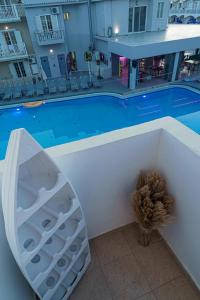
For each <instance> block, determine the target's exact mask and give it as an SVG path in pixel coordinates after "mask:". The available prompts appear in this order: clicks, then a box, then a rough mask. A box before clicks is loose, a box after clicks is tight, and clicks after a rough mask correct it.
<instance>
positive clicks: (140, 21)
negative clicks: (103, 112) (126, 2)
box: [133, 6, 147, 32]
mask: <svg viewBox="0 0 200 300" xmlns="http://www.w3.org/2000/svg"><path fill="white" fill-rule="evenodd" d="M146 12H147V7H146V6H137V7H135V9H134V29H133V31H134V32H140V31H145V29H146Z"/></svg>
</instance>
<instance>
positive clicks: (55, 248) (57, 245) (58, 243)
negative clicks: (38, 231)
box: [43, 234, 65, 256]
mask: <svg viewBox="0 0 200 300" xmlns="http://www.w3.org/2000/svg"><path fill="white" fill-rule="evenodd" d="M64 246H65V241H64V240H63V239H61V238H60V237H59V236H57V235H56V234H54V235H53V236H52V237H50V238H49V239H48V240H47V241H46V243H45V244H44V246H43V250H44V251H45V252H47V253H48V254H49V255H52V256H54V255H55V253H59V252H60V251H61V250H62V249H63V247H64Z"/></svg>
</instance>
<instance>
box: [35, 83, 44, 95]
mask: <svg viewBox="0 0 200 300" xmlns="http://www.w3.org/2000/svg"><path fill="white" fill-rule="evenodd" d="M36 93H37V96H43V95H44V86H43V84H42V82H39V83H37V89H36Z"/></svg>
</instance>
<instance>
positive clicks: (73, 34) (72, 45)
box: [63, 3, 90, 70]
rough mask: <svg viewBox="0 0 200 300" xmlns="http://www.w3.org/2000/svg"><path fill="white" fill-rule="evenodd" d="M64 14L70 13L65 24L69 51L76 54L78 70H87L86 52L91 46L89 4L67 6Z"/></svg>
mask: <svg viewBox="0 0 200 300" xmlns="http://www.w3.org/2000/svg"><path fill="white" fill-rule="evenodd" d="M64 12H69V16H70V17H69V20H68V21H65V22H64V28H65V36H66V43H67V48H68V51H75V52H76V57H77V66H78V69H79V70H87V63H86V62H85V61H84V52H85V51H88V48H89V45H90V32H89V22H88V7H87V4H86V3H84V4H81V5H66V6H64V7H63V13H64Z"/></svg>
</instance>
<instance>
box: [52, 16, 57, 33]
mask: <svg viewBox="0 0 200 300" xmlns="http://www.w3.org/2000/svg"><path fill="white" fill-rule="evenodd" d="M51 23H52V27H53V30H58V29H59V27H58V17H57V16H56V15H51Z"/></svg>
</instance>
